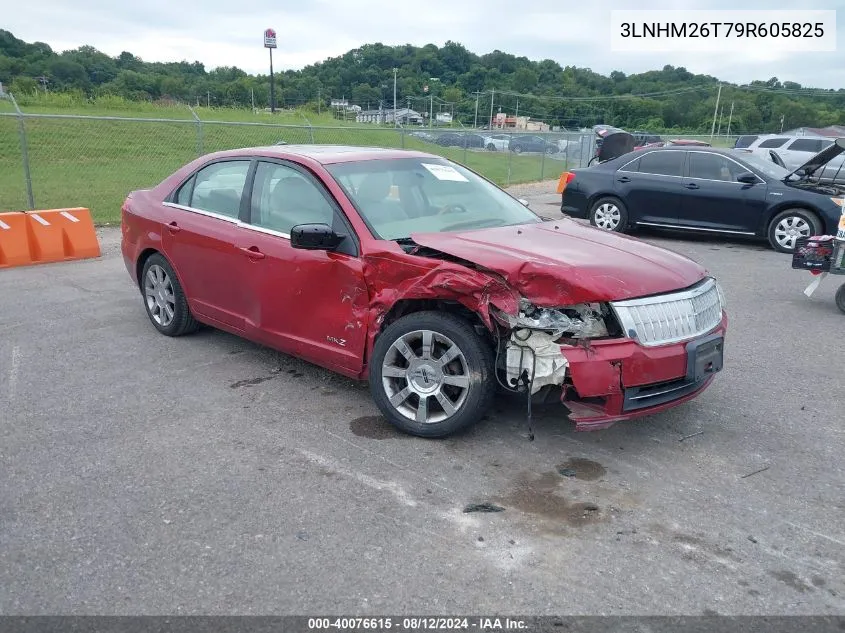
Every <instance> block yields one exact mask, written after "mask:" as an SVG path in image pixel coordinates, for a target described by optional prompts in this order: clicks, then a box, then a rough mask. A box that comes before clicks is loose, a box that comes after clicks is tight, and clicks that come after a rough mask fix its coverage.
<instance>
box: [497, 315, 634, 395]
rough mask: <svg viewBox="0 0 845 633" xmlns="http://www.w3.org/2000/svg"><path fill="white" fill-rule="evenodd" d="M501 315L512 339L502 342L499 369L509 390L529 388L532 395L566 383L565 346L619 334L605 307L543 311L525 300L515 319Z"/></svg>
mask: <svg viewBox="0 0 845 633" xmlns="http://www.w3.org/2000/svg"><path fill="white" fill-rule="evenodd" d="M498 316H499V318H500V321H505V322H506V323H507V325H508V326H509V327H510V328H511V330H510V336H509V338H508V339H506V340H502V341H500V349H499V350H498V351H499V354H500V355H501V352H502V351H504V363H498V365H499V366H498V369H499V370H500V371H501V370H504V374H505V376H506V381H507V387H508V388H510V389H518V388H519V385H520V384H522V385H526V390H530V393H531V395H534V394H536V393H537V392H539V391H540V390H541V389H543V388H544V387H547V386H551V385H556V386H562V385H563V384H564V381H565V380H566V373H567V372H566V370H567V367H568V362H567V360H566V356H565V355H564V354H563V352H562V351H561V347H562V346H567V345H573V346H574V345H589V341H590V340H591V339H595V338H605V337H608V336H614V335H616V336H618V334H619V330H618V326H616V327H614V324H615V319H614V318H613V317H612V313H611V310H610V308H609V307H608V306H606V305H604V304H586V303H584V304H578V305H574V306H570V307H567V308H543V307H537V306H534V305H533V304H531V302H529V301H527V300H525V299H522V300H521V301H520V305H519V314H518V315H517V316H516V317H514V316H511V315H506V314H503V313H500V314H499V315H498ZM608 323H611V328H610V329H609V328H608ZM502 348H503V349H502Z"/></svg>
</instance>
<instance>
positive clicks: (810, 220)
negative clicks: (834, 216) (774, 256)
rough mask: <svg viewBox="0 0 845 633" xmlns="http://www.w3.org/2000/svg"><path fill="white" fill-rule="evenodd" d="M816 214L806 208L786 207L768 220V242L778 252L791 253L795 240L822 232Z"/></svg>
mask: <svg viewBox="0 0 845 633" xmlns="http://www.w3.org/2000/svg"><path fill="white" fill-rule="evenodd" d="M822 230H823V229H822V227H821V222H820V221H819V218H818V216H816V214H815V213H813V212H812V211H807V210H806V209H786V210H785V211H781V212H780V213H778V214H777V215H776V216H775V217H773V218H772V221H771V222H769V230H768V231H767V235H768V238H769V244H771V246H772V248H773V249H775V250H776V251H778V252H779V253H792V251H794V250H795V240H796V239H798V238H799V237H810V236H811V235H818V234H819V233H821V232H822Z"/></svg>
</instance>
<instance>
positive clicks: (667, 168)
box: [639, 151, 684, 176]
mask: <svg viewBox="0 0 845 633" xmlns="http://www.w3.org/2000/svg"><path fill="white" fill-rule="evenodd" d="M683 166H684V152H679V151H667V152H651V153H649V154H646V155H645V156H641V157H640V168H639V172H640V173H641V174H654V175H656V176H681V175H682V173H681V172H682V168H683Z"/></svg>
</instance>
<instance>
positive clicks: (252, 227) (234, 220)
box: [162, 202, 290, 240]
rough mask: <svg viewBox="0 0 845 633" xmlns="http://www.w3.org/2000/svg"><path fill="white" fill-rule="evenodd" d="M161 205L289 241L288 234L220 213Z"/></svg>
mask: <svg viewBox="0 0 845 633" xmlns="http://www.w3.org/2000/svg"><path fill="white" fill-rule="evenodd" d="M162 205H163V206H165V207H170V208H172V209H180V210H181V211H188V212H190V213H196V214H197V215H203V216H206V217H209V218H214V219H215V220H223V221H224V222H228V223H230V224H234V225H235V226H236V227H238V228H243V229H250V230H251V231H257V232H258V233H266V234H267V235H275V236H276V237H282V238H284V239H286V240H290V234H289V233H282V232H281V231H274V230H273V229H265V228H264V227H263V226H256V225H254V224H249V223H248V222H244V221H243V220H241V219H240V218H232V217H229V216H228V215H221V214H220V213H214V212H212V211H205V210H203V209H197V208H195V207H189V206H186V205H184V204H176V203H175V202H162Z"/></svg>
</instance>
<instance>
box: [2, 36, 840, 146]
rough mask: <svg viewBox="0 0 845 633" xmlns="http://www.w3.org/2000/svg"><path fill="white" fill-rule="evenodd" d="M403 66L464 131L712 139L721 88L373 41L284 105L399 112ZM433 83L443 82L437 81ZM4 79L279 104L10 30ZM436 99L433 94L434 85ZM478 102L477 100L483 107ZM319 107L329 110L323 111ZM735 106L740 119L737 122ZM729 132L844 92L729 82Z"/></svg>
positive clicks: (677, 75) (815, 120)
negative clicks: (498, 117)
mask: <svg viewBox="0 0 845 633" xmlns="http://www.w3.org/2000/svg"><path fill="white" fill-rule="evenodd" d="M393 68H398V79H397V93H398V98H399V103H400V104H401V105H402V106H404V105H410V106H411V107H413V108H415V109H417V110H419V111H428V110H429V108H433V110H434V111H435V112H438V111H448V112H453V113H454V115H455V116H456V117H457V118H459V119H460V120H461V121H462V122H464V123H465V124H469V125H471V124H473V122H474V121H475V120H476V103H478V115H477V116H478V121H479V122H486V120H487V117H488V116H489V115H490V110H491V102H492V105H493V108H494V111H495V112H498V111H499V108H501V111H502V112H508V113H510V114H513V113H514V112H515V111H516V110H517V109H518V112H519V114H521V115H523V114H524V115H527V116H531V117H532V118H534V119H538V120H545V121H546V122H548V123H550V124H552V125H563V126H567V127H578V126H583V125H593V124H595V123H612V124H614V125H618V126H622V127H627V128H631V129H633V128H647V129H653V130H664V129H676V130H684V131H687V132H696V131H700V132H709V130H710V125H711V122H712V118H713V111H714V107H715V99H716V92H717V87H718V79H717V78H715V77H710V76H706V75H694V74H692V73H690V72H688V71H687V70H686V69H684V68H675V67H673V66H665V67H664V68H663V69H662V70H655V71H650V72H646V73H641V74H635V75H626V74H624V73H621V72H613V73H611V75H610V76H609V77H607V76H604V75H600V74H597V73H594V72H592V71H591V70H589V69H586V68H577V67H575V66H561V65H560V64H559V63H557V62H555V61H552V60H548V59H546V60H542V61H532V60H529V59H528V58H526V57H517V56H514V55H510V54H508V53H504V52H501V51H494V52H492V53H488V54H485V55H478V54H475V53H472V52H470V51H468V50H467V49H466V48H465V47H464V46H462V45H461V44H459V43H456V42H447V43H446V44H445V45H444V46H442V47H437V46H435V45H433V44H429V45H427V46H423V47H416V46H411V45H403V46H385V45H382V44H368V45H365V46H362V47H361V48H359V49H356V50H352V51H349V52H347V53H346V54H344V55H342V56H339V57H334V58H330V59H327V60H325V61H323V62H320V63H317V64H314V65H311V66H307V67H305V68H303V69H301V70H298V71H286V72H283V73H279V74H278V75H277V97H276V98H277V105H279V106H280V107H292V106H295V107H306V108H311V109H318V107H319V109H325V108H326V106H327V104H328V103H329V101H330V99H331V98H341V97H345V98H346V99H349V100H350V101H351V102H352V103H355V104H357V105H360V106H362V107H364V108H366V107H368V106H369V107H371V108H376V107H378V104H379V102H382V103H383V104H384V105H385V107H392V103H393ZM433 79H434V80H433ZM0 82H2V83H3V84H4V85H6V86H7V87H8V88H9V90H10V91H11V92H13V93H17V94H27V93H32V92H33V91H35V90H40V89H42V88H43V86H45V85H46V87H47V89H48V90H50V91H78V92H81V93H84V94H86V95H89V96H102V95H118V96H122V97H124V98H127V99H131V100H139V101H140V100H144V101H150V100H162V99H165V100H167V99H170V100H176V101H183V102H189V103H202V104H206V103H207V104H210V105H212V106H214V105H217V106H234V107H248V106H250V105H251V103H252V102H253V100H254V103H255V105H256V106H257V107H264V106H266V105H268V104H269V77H268V76H265V75H258V76H255V75H248V74H247V73H245V72H244V71H242V70H240V69H238V68H234V67H222V68H215V69H213V70H207V69H206V68H205V67H204V66H203V64H201V63H199V62H187V61H180V62H169V63H160V62H145V61H143V60H141V59H139V58H138V57H136V56H135V55H133V54H131V53H129V52H123V53H121V54H120V55H119V56H117V57H110V56H108V55H105V54H104V53H101V52H100V51H98V50H96V49H94V48H93V47H90V46H83V47H80V48H78V49H76V50H72V51H64V52H60V53H59V52H56V51H54V50H52V48H51V47H50V46H49V45H48V44H45V43H42V42H34V43H26V42H23V41H22V40H20V39H17V38H16V37H14V35H12V34H11V33H9V32H8V31H3V30H0ZM426 86H428V87H429V90H428V91H426V90H425V87H426ZM476 100H477V101H476ZM318 101H319V106H318ZM731 104H733V112H732V114H731V113H730V108H731ZM721 105H722V107H723V113H724V114H723V119H724V122H725V125H726V124H727V119H728V117H729V115H730V118H731V130H732V131H733V132H737V133H741V132H746V131H748V132H752V131H755V132H756V131H776V130H778V129H780V126H781V118H782V117H783V122H784V124H785V125H786V127H795V126H803V125H807V126H825V125H832V124H839V125H843V124H845V90H842V89H840V90H838V91H824V90H807V89H804V88H803V87H802V86H800V85H799V84H795V83H792V82H784V83H781V82H780V81H778V79H777V78H772V79H769V80H768V81H755V82H752V83H751V84H750V85H748V86H742V87H740V86H734V85H730V84H723V89H722V99H721Z"/></svg>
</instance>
